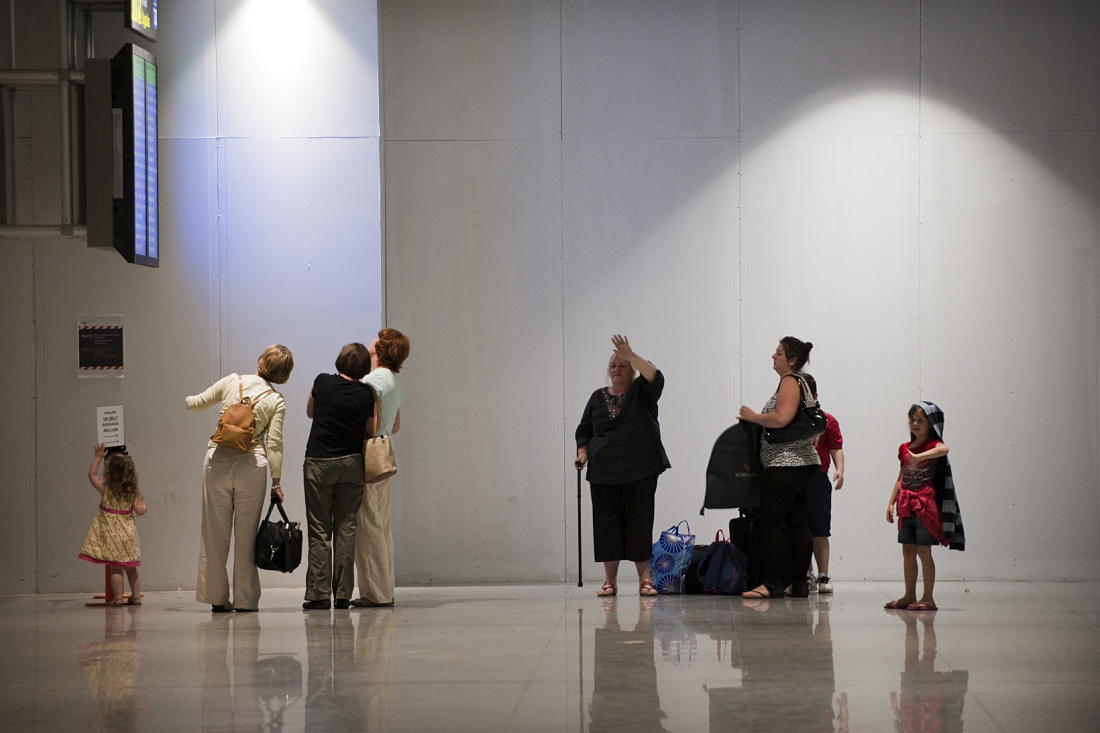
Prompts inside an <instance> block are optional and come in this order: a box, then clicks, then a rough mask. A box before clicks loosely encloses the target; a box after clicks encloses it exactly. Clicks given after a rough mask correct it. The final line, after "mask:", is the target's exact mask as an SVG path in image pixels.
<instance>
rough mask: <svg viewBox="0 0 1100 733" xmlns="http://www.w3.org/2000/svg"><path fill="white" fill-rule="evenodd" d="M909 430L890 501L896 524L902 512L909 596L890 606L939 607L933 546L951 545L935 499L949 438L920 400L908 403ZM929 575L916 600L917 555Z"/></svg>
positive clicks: (890, 513) (900, 451) (900, 526)
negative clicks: (943, 435) (944, 438)
mask: <svg viewBox="0 0 1100 733" xmlns="http://www.w3.org/2000/svg"><path fill="white" fill-rule="evenodd" d="M909 432H910V435H911V438H912V440H911V441H910V442H908V443H902V444H901V446H900V447H899V448H898V459H899V460H900V462H901V470H900V471H899V472H898V480H897V482H896V483H895V484H894V490H893V492H892V493H891V494H890V503H889V504H887V506H886V521H887V522H889V523H891V524H893V523H894V509H895V507H896V508H897V515H898V542H899V543H901V553H902V559H903V561H904V568H905V595H903V596H902V597H901V598H898V599H897V600H895V601H890V602H889V603H887V604H886V606H885V607H886V608H897V609H908V610H910V611H935V610H936V601H935V600H934V599H933V597H932V589H933V586H935V584H936V563H935V562H934V561H933V560H932V547H933V545H938V544H947V542H946V541H945V539H944V532H943V518H942V516H941V514H940V509H939V505H938V503H937V498H936V488H935V485H934V483H933V477H934V476H935V474H936V466H937V463H938V462H939V460H940V459H942V458H943V457H944V456H946V455H947V444H946V443H944V442H943V441H942V440H941V439H940V438H939V436H938V435H937V434H936V431H935V430H934V429H933V427H932V423H931V422H929V420H928V416H927V415H926V414H925V411H924V409H923V408H922V407H921V406H920V405H916V404H915V405H913V406H912V407H910V408H909ZM918 558H919V559H920V564H921V569H922V571H923V577H924V594H923V595H922V596H921V597H920V600H917V560H918Z"/></svg>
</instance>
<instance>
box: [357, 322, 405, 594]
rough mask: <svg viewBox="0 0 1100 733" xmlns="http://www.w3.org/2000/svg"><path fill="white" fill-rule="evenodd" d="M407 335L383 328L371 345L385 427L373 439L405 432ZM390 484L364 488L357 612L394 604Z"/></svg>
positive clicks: (371, 379) (371, 381)
mask: <svg viewBox="0 0 1100 733" xmlns="http://www.w3.org/2000/svg"><path fill="white" fill-rule="evenodd" d="M409 350H410V344H409V337H408V336H406V335H405V334H403V333H401V332H400V331H398V330H397V329H396V328H383V329H382V330H381V331H379V332H378V338H376V339H374V340H373V341H371V343H370V348H369V349H368V351H369V352H370V365H371V370H370V373H369V374H368V375H367V376H366V377H365V378H364V380H363V381H364V382H365V383H366V384H367V385H369V386H370V387H371V388H372V389H373V390H374V394H375V399H376V400H378V403H379V413H380V414H381V416H382V423H381V424H380V425H375V426H374V434H375V435H392V434H393V433H396V432H397V431H398V430H400V429H401V399H402V397H403V396H404V395H403V393H402V392H401V383H400V382H398V381H397V373H398V372H400V371H401V367H402V365H404V363H405V359H408V358H409ZM390 505H391V504H390V480H389V479H388V478H384V479H382V480H380V481H376V482H375V483H373V484H367V485H366V486H364V487H363V501H362V503H361V504H360V505H359V517H358V519H357V522H358V526H357V527H356V530H355V568H356V574H357V575H358V576H359V597H358V598H356V599H355V600H353V601H352V602H351V605H353V606H355V607H356V608H368V607H371V606H392V605H393V588H394V579H395V575H394V566H393V532H392V531H391V529H390V519H391V510H390Z"/></svg>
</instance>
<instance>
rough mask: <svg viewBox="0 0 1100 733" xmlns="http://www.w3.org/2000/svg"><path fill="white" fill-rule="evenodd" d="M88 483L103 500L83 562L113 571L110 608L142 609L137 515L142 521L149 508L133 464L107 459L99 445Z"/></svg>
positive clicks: (120, 457) (120, 456)
mask: <svg viewBox="0 0 1100 733" xmlns="http://www.w3.org/2000/svg"><path fill="white" fill-rule="evenodd" d="M104 458H106V459H107V460H106V462H104ZM100 463H104V467H103V477H102V478H100V476H99V464H100ZM88 481H90V482H91V484H92V486H93V487H94V488H95V490H96V491H98V492H99V493H100V495H101V496H102V499H101V500H100V502H99V512H97V513H96V515H95V519H93V520H92V526H91V529H89V530H88V536H87V537H85V538H84V546H83V547H81V548H80V559H81V560H87V561H88V562H93V563H96V564H98V565H107V566H108V567H110V568H111V597H110V598H109V599H108V603H109V604H110V605H112V606H122V605H125V604H127V603H129V604H130V605H131V606H140V605H141V579H140V578H139V577H138V566H139V565H141V544H140V543H139V542H138V533H137V524H136V523H135V522H134V515H135V514H137V515H138V516H139V517H140V516H141V515H143V514H145V512H146V511H148V509H149V505H148V504H146V503H145V501H144V500H143V499H142V498H141V491H140V489H139V488H138V478H137V471H136V470H135V469H134V461H133V459H132V458H130V456H129V455H127V454H125V453H112V454H110V455H108V454H107V448H106V447H104V445H103V443H100V444H99V445H97V446H96V447H95V458H94V459H93V460H92V466H91V468H89V469H88ZM124 570H125V572H126V577H127V578H129V580H130V598H129V600H127V599H126V598H124V597H123V590H124V586H123V580H122V573H123V571H124Z"/></svg>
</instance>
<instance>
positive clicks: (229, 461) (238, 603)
mask: <svg viewBox="0 0 1100 733" xmlns="http://www.w3.org/2000/svg"><path fill="white" fill-rule="evenodd" d="M266 498H267V458H266V457H264V456H262V455H257V454H255V453H238V452H237V451H235V450H233V449H231V448H224V447H218V448H209V449H208V450H207V451H206V460H205V461H204V462H203V469H202V539H201V540H200V542H199V579H198V584H197V586H196V588H195V599H196V600H197V601H198V602H199V603H209V604H210V605H211V606H230V605H232V607H233V608H247V609H254V608H258V607H259V604H260V573H259V571H258V570H257V569H256V556H255V548H256V530H257V529H258V528H259V526H260V515H261V514H262V513H263V508H264V499H266ZM230 540H234V541H233V602H232V604H230V601H229V574H228V572H227V570H226V563H228V562H229V545H230Z"/></svg>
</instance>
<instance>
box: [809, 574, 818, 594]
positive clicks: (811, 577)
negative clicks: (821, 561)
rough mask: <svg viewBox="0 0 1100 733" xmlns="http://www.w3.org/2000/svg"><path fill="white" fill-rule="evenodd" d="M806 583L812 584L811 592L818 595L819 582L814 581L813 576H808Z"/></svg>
mask: <svg viewBox="0 0 1100 733" xmlns="http://www.w3.org/2000/svg"><path fill="white" fill-rule="evenodd" d="M806 582H807V583H809V584H810V592H811V593H817V581H816V580H814V576H813V574H810V575H807V576H806Z"/></svg>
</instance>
